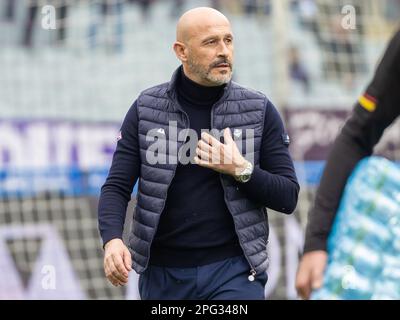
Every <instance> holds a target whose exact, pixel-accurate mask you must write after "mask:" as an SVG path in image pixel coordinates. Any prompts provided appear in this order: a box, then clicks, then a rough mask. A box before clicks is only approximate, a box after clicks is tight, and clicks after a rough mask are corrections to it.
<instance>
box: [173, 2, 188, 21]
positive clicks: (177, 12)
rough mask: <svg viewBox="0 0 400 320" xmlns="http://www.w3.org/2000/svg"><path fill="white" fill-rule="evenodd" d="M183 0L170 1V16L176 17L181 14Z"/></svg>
mask: <svg viewBox="0 0 400 320" xmlns="http://www.w3.org/2000/svg"><path fill="white" fill-rule="evenodd" d="M184 2H185V1H184V0H174V1H172V7H171V17H172V18H173V19H176V18H178V17H180V16H181V14H182V11H183V4H184Z"/></svg>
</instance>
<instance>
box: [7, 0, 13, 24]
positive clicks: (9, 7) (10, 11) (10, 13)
mask: <svg viewBox="0 0 400 320" xmlns="http://www.w3.org/2000/svg"><path fill="white" fill-rule="evenodd" d="M5 1H6V3H5V11H4V18H5V20H8V21H12V20H14V16H15V0H5Z"/></svg>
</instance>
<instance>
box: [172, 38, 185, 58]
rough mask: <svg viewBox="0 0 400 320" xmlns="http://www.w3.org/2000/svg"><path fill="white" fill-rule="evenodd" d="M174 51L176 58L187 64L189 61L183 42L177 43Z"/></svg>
mask: <svg viewBox="0 0 400 320" xmlns="http://www.w3.org/2000/svg"><path fill="white" fill-rule="evenodd" d="M173 48H174V51H175V54H176V57H177V58H178V59H179V60H180V61H181V62H186V61H187V55H186V45H185V44H184V43H182V42H179V41H176V42H175V43H174V46H173Z"/></svg>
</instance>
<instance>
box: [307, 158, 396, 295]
mask: <svg viewBox="0 0 400 320" xmlns="http://www.w3.org/2000/svg"><path fill="white" fill-rule="evenodd" d="M327 245H328V248H327V249H328V262H327V268H326V270H325V274H324V282H323V285H322V288H321V289H318V290H316V291H314V292H313V293H312V295H311V299H350V300H356V299H400V168H399V167H398V166H397V165H396V164H394V163H392V162H390V161H389V160H386V159H384V158H381V157H375V156H373V157H369V158H365V159H363V160H362V161H360V163H359V164H358V165H357V166H356V168H355V170H354V171H353V173H352V175H351V176H350V178H349V180H348V182H347V184H346V187H345V190H344V193H343V197H342V200H341V203H340V206H339V209H338V213H337V216H336V218H335V221H334V224H333V226H332V231H331V233H330V235H329V238H328V244H327Z"/></svg>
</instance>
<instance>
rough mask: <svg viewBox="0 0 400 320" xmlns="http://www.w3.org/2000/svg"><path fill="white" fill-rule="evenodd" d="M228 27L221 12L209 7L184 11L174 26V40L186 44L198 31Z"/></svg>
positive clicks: (227, 22)
mask: <svg viewBox="0 0 400 320" xmlns="http://www.w3.org/2000/svg"><path fill="white" fill-rule="evenodd" d="M216 25H228V26H229V27H230V23H229V20H228V18H227V17H225V16H224V15H223V14H222V13H221V12H219V11H218V10H215V9H213V8H209V7H199V8H194V9H191V10H189V11H186V12H185V13H184V14H183V15H182V16H181V17H180V18H179V21H178V24H177V26H176V40H177V41H180V42H183V43H187V42H188V41H189V40H190V39H191V38H192V37H193V36H196V34H198V32H199V30H201V29H204V28H207V27H209V26H216Z"/></svg>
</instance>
